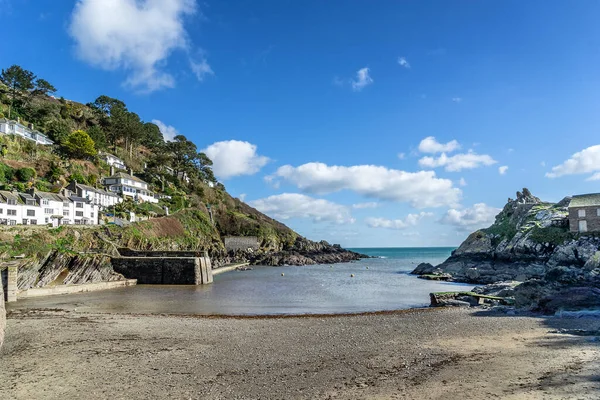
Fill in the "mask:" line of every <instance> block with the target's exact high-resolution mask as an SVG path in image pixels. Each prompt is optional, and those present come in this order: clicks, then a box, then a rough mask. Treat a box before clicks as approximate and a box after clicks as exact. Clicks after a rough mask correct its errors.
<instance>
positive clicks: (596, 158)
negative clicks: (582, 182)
mask: <svg viewBox="0 0 600 400" xmlns="http://www.w3.org/2000/svg"><path fill="white" fill-rule="evenodd" d="M596 171H600V144H597V145H595V146H590V147H588V148H586V149H583V150H581V151H579V152H577V153H575V154H573V155H572V156H571V158H569V159H568V160H567V161H565V162H564V163H562V164H560V165H557V166H555V167H552V172H548V173H547V174H546V176H547V177H548V178H558V177H560V176H564V175H574V174H587V173H590V172H596ZM594 176H595V175H594Z"/></svg>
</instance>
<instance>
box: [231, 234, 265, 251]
mask: <svg viewBox="0 0 600 400" xmlns="http://www.w3.org/2000/svg"><path fill="white" fill-rule="evenodd" d="M259 247H260V243H259V241H258V238H257V237H256V236H227V237H226V238H225V249H227V251H236V250H248V249H252V250H258V248H259Z"/></svg>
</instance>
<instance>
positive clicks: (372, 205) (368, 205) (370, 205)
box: [352, 201, 379, 210]
mask: <svg viewBox="0 0 600 400" xmlns="http://www.w3.org/2000/svg"><path fill="white" fill-rule="evenodd" d="M377 207H379V203H377V202H375V201H371V202H368V203H357V204H352V208H354V209H355V210H360V209H363V208H377Z"/></svg>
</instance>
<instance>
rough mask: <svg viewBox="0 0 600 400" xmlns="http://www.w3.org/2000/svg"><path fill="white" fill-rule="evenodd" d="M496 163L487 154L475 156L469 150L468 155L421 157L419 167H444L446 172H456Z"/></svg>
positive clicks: (444, 154)
mask: <svg viewBox="0 0 600 400" xmlns="http://www.w3.org/2000/svg"><path fill="white" fill-rule="evenodd" d="M496 163H497V161H496V160H494V159H493V158H492V157H491V156H489V155H487V154H477V153H475V152H473V151H471V150H469V152H468V153H461V154H455V155H453V156H451V157H448V156H447V155H446V153H442V154H441V155H440V156H439V157H438V158H435V157H423V158H421V159H420V160H419V165H420V166H422V167H426V168H437V167H444V168H445V169H446V171H449V172H458V171H462V170H463V169H474V168H479V167H482V166H489V165H493V164H496Z"/></svg>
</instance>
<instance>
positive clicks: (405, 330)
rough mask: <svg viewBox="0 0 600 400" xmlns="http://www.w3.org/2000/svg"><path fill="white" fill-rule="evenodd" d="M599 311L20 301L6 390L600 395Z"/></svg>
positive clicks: (193, 395) (1, 368) (219, 395)
mask: <svg viewBox="0 0 600 400" xmlns="http://www.w3.org/2000/svg"><path fill="white" fill-rule="evenodd" d="M561 328H568V329H574V328H578V329H586V330H597V329H599V328H600V320H598V319H577V320H573V319H559V318H539V317H531V316H525V317H507V316H505V315H502V314H491V315H490V314H485V313H481V312H473V311H470V310H416V311H408V312H406V311H405V312H396V313H394V312H391V313H390V312H388V313H375V314H365V315H354V316H340V317H335V318H331V317H292V318H277V317H271V318H206V317H192V316H166V315H163V316H161V315H123V314H120V315H117V314H85V313H82V312H75V311H64V310H55V311H52V310H45V311H41V310H29V311H26V310H15V311H13V312H11V313H10V314H9V318H8V331H7V337H6V342H5V346H4V348H3V349H2V352H1V353H0V382H2V385H1V386H0V398H2V399H33V398H35V399H134V398H136V399H145V398H159V399H162V398H169V399H313V398H323V399H398V398H405V399H442V398H443V399H459V398H460V399H481V398H503V399H572V398H581V399H597V398H598V395H599V393H600V361H599V360H600V346H599V344H600V342H598V341H597V338H595V337H590V336H578V335H572V334H559V333H551V331H555V330H557V329H561Z"/></svg>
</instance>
